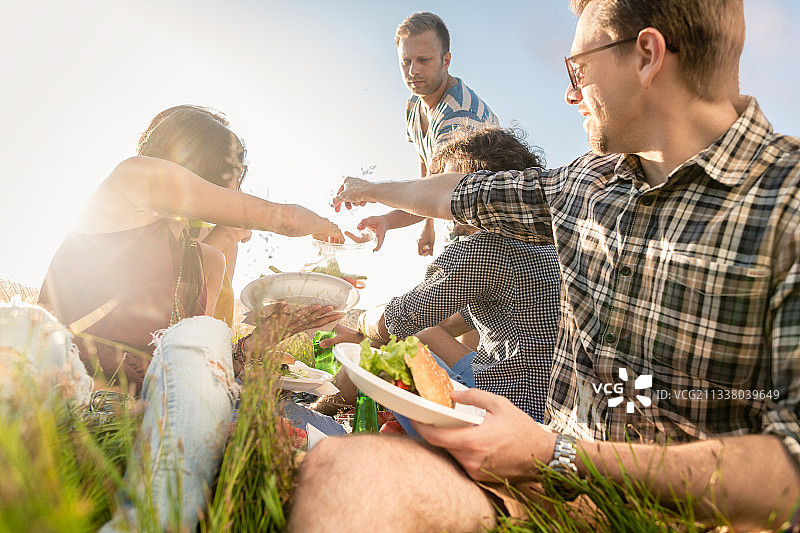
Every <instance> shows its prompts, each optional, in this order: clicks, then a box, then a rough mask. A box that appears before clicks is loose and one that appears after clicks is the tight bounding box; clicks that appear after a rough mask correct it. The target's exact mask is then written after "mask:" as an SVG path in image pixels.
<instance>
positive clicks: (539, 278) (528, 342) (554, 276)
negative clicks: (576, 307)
mask: <svg viewBox="0 0 800 533" xmlns="http://www.w3.org/2000/svg"><path fill="white" fill-rule="evenodd" d="M558 286H559V272H558V258H557V257H556V252H555V248H554V247H553V246H532V245H530V244H527V243H524V242H520V241H517V240H514V239H507V238H505V237H502V236H500V235H495V234H492V233H488V232H485V231H481V232H478V233H475V234H473V235H470V236H469V237H468V238H466V239H464V240H463V241H458V242H454V243H452V244H450V245H449V246H448V247H447V248H446V249H445V251H444V252H443V253H442V254H441V255H439V257H437V258H436V260H434V261H433V263H431V265H430V266H429V267H428V270H427V272H426V274H425V280H424V281H423V282H422V283H420V284H419V285H418V286H417V287H415V288H414V289H412V290H410V291H408V292H407V293H405V294H404V295H402V296H399V297H397V298H392V300H391V301H390V302H389V304H388V305H387V306H386V310H385V316H386V326H387V328H388V329H389V332H390V333H393V334H395V335H397V336H398V337H406V336H409V335H414V334H415V333H417V332H419V331H421V330H423V329H425V328H427V327H430V326H435V325H437V324H438V323H439V322H441V321H442V320H444V319H445V318H447V317H448V316H450V315H452V314H453V313H455V312H457V311H461V314H462V315H463V316H464V318H465V320H466V322H467V323H468V324H469V325H471V326H473V327H474V328H475V329H476V330H477V331H478V333H479V334H480V339H481V340H480V345H479V346H478V351H477V355H476V356H475V359H474V361H473V363H472V368H473V370H474V373H475V384H476V386H477V387H478V388H481V389H484V390H488V391H491V392H494V393H495V394H500V395H502V396H505V397H507V398H508V399H509V400H511V401H512V402H513V403H514V404H515V405H517V406H518V407H519V408H520V409H522V410H523V411H525V412H526V413H528V414H529V415H531V416H532V417H533V418H535V419H536V420H539V421H541V420H542V419H543V416H544V404H545V398H546V394H547V383H548V381H549V378H550V367H551V363H552V358H553V349H554V347H555V340H556V328H557V324H558Z"/></svg>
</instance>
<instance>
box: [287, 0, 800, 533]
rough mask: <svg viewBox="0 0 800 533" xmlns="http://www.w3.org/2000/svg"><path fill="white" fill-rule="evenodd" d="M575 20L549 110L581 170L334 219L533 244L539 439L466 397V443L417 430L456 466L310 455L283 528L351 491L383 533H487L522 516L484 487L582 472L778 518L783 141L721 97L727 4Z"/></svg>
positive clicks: (338, 448) (784, 305)
mask: <svg viewBox="0 0 800 533" xmlns="http://www.w3.org/2000/svg"><path fill="white" fill-rule="evenodd" d="M573 8H574V10H575V11H576V13H578V14H579V16H580V18H579V21H578V25H577V29H576V34H575V38H574V40H573V45H572V55H571V57H569V58H567V59H566V63H567V69H568V72H569V76H570V85H569V86H568V88H567V92H566V100H567V102H568V103H569V104H572V105H576V106H577V108H578V111H579V112H580V113H581V114H582V115H583V116H584V117H585V121H584V128H585V129H586V131H587V133H588V138H589V144H590V147H591V152H590V153H587V154H585V155H583V156H581V157H579V158H578V159H576V160H575V161H573V162H572V163H569V164H568V165H565V166H564V167H561V168H557V169H552V170H545V169H528V170H526V171H523V172H516V171H509V172H501V173H496V174H487V173H477V174H471V175H467V176H464V175H461V174H444V175H440V176H436V177H432V178H431V179H429V180H424V182H419V183H415V182H405V183H380V184H370V183H368V182H365V181H363V180H352V179H349V180H347V181H346V182H345V184H344V185H343V188H342V190H341V191H340V194H339V195H338V196H337V198H336V199H335V200H334V203H335V204H336V203H341V202H344V203H346V204H347V203H353V202H363V201H380V202H382V203H387V204H389V205H392V206H394V207H398V208H403V209H409V210H412V211H414V212H416V213H417V214H420V215H425V216H434V217H441V218H448V217H453V218H454V219H455V220H456V221H461V222H467V223H470V224H472V225H475V226H478V227H481V228H483V229H486V230H489V231H492V232H497V233H501V234H503V235H506V236H510V237H514V238H518V239H523V240H527V241H529V242H534V243H546V242H550V240H551V239H553V237H551V232H552V235H553V236H554V241H555V245H556V249H557V252H558V256H559V263H560V266H561V272H562V295H561V296H562V297H561V318H560V323H559V332H558V341H557V342H556V350H555V353H554V361H553V371H552V376H551V380H550V387H549V389H550V390H549V394H548V400H547V405H546V411H545V421H546V424H547V425H546V426H542V425H538V424H536V423H534V422H532V421H531V420H530V419H529V418H528V419H526V418H525V415H524V413H522V412H521V411H519V410H517V409H515V408H514V407H513V406H511V405H510V404H509V403H508V402H507V401H505V400H503V399H502V398H498V397H496V396H492V395H491V394H488V393H486V392H485V391H478V390H470V391H467V392H463V393H458V394H454V395H453V397H454V399H456V401H458V402H461V403H467V404H473V405H476V406H478V407H481V408H484V409H485V410H486V412H487V416H486V418H485V420H484V422H483V423H482V424H481V425H479V426H475V427H470V428H458V429H448V428H435V427H431V426H426V425H423V424H416V425H415V427H416V428H417V430H418V431H419V433H420V434H421V435H422V437H423V438H424V439H425V440H426V441H427V443H428V444H430V445H433V446H438V447H441V448H443V449H445V450H446V451H447V452H449V454H450V456H451V457H452V458H454V459H455V460H456V461H457V463H458V464H457V465H454V464H453V463H451V462H450V461H449V458H447V457H445V456H443V455H441V454H439V453H436V452H434V451H433V450H432V449H431V448H426V447H424V446H421V445H419V444H416V443H413V442H409V441H407V440H403V439H392V440H391V441H389V440H387V439H380V438H358V439H352V440H336V439H331V440H330V442H326V441H323V442H322V443H321V446H320V449H315V450H314V451H313V452H312V453H310V454H309V455H308V456H307V457H306V460H305V462H304V464H303V469H302V470H301V478H300V485H299V486H300V489H299V490H298V492H297V494H296V503H295V508H294V509H295V511H294V514H293V521H294V522H293V525H294V524H295V523H296V524H299V523H300V522H301V518H300V517H302V516H303V514H304V513H312V512H313V511H312V510H311V509H312V508H313V506H314V505H317V504H318V502H315V501H312V500H310V499H309V498H311V497H312V496H314V495H315V494H318V493H319V488H320V487H321V486H324V483H325V482H324V481H322V480H326V479H335V483H336V484H337V485H336V486H337V488H338V489H339V490H341V491H342V493H344V494H357V493H358V487H359V486H360V484H362V483H369V484H370V485H369V487H370V489H369V490H370V494H371V497H372V501H380V502H381V516H382V519H383V520H386V521H387V523H391V524H392V526H393V530H395V531H398V530H409V531H413V530H422V529H425V530H448V531H464V530H477V529H480V528H481V527H482V526H487V527H492V526H493V525H494V524H495V518H494V515H493V507H492V503H497V502H498V501H499V502H502V504H503V507H504V509H503V511H505V512H508V513H509V514H511V515H512V516H522V517H524V516H526V515H525V509H524V507H523V506H521V505H520V504H519V503H517V502H515V500H514V499H513V498H511V497H509V491H508V490H507V489H505V488H504V487H499V486H498V485H496V484H492V483H491V482H492V481H496V480H497V479H498V478H500V479H504V480H508V481H509V482H511V483H512V484H513V486H514V487H515V488H516V489H518V490H519V491H520V492H522V493H523V494H525V495H530V496H533V495H534V494H535V492H534V489H535V485H536V482H537V480H539V479H540V477H541V476H542V474H543V473H544V472H547V471H549V470H550V469H554V470H558V471H561V472H564V473H567V474H568V475H575V476H579V477H589V476H590V475H591V474H590V472H589V468H588V466H589V465H590V464H593V465H594V466H595V467H596V468H597V469H598V471H599V473H600V475H601V476H603V477H605V478H607V479H611V480H614V481H616V482H618V483H623V482H624V481H623V480H624V479H626V478H627V479H629V480H630V481H631V482H632V483H633V484H634V485H636V486H642V487H644V488H646V489H648V490H649V491H650V492H651V493H652V494H654V495H655V497H656V498H658V499H659V500H660V502H661V503H662V504H664V505H668V506H672V507H679V508H681V509H688V508H691V509H692V510H693V512H694V516H695V517H697V519H699V520H704V521H707V522H710V523H714V522H718V521H720V519H721V518H720V517H724V518H725V519H727V520H729V521H730V523H731V524H732V525H733V526H734V527H735V528H736V529H737V530H739V529H742V530H752V529H759V530H761V529H765V528H766V529H777V528H780V527H781V526H782V524H784V523H785V522H786V521H787V520H792V514H793V513H796V512H797V511H796V509H797V505H798V501H799V500H800V468H798V462H800V442H799V441H800V232H799V231H798V228H799V227H800V140H799V139H797V138H795V137H787V136H784V135H780V134H776V133H774V132H773V131H772V127H771V126H770V124H769V122H768V121H767V119H766V117H765V116H764V115H763V113H762V112H761V110H760V108H759V106H758V103H757V102H756V100H755V99H754V98H752V97H745V96H740V95H739V87H738V64H739V56H740V54H741V51H742V47H743V43H744V13H743V5H742V1H741V0H627V1H623V0H574V1H573ZM333 457H335V458H336V461H335V465H334V464H333V461H332V459H331V458H333ZM389 458H391V461H392V462H393V463H395V464H402V465H403V467H402V470H403V477H402V479H403V480H404V481H403V484H402V485H400V486H398V480H397V478H394V479H392V481H391V482H389V481H388V480H386V481H385V485H384V483H382V482H381V481H382V479H385V478H381V477H380V476H379V475H378V474H377V472H380V468H381V467H380V466H379V465H381V464H385V463H386V462H387V461H388V460H389ZM353 463H357V464H358V467H357V468H351V467H352V464H353ZM543 465H547V466H543ZM460 468H463V471H462V470H460ZM370 472H375V474H374V475H372V476H370V474H369V473H370ZM493 476H497V477H493ZM473 480H474V481H475V482H477V483H473V482H472V481H473ZM389 487H390V488H389ZM560 492H561V496H564V497H568V496H570V495H569V494H568V493H567V492H566V491H564V490H563V487H562V489H561V491H560ZM323 501H324V499H323ZM342 501H343V502H346V501H347V500H346V499H344V500H342ZM415 502H424V503H421V504H419V505H417V504H415ZM339 504H340V506H339V508H338V509H337V510H335V511H330V512H329V510H328V509H324V510H320V512H322V513H323V516H325V518H326V519H327V520H331V521H332V522H333V523H336V521H335V519H336V518H337V517H338V516H340V515H341V516H343V517H344V518H342V520H345V522H344V523H346V524H348V525H352V524H356V526H355V529H358V525H363V524H369V523H370V520H371V516H370V515H369V509H368V508H367V507H366V506H364V505H363V502H358V503H357V505H358V507H357V508H352V507H350V506H347V505H346V504H345V505H342V502H339ZM456 505H457V506H458V507H456ZM337 513H338V514H337ZM798 516H800V515H797V514H795V518H794V520H793V521H794V522H795V524H796V522H797V520H798ZM305 518H306V519H307V520H308V522H311V523H312V524H314V522H313V518H314V516H313V515H312V516H311V517H305ZM315 525H316V524H315ZM796 525H797V527H800V524H796ZM324 530H325V529H324V528H316V529H315V531H324ZM370 530H371V531H377V530H378V528H370Z"/></svg>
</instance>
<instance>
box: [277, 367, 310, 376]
mask: <svg viewBox="0 0 800 533" xmlns="http://www.w3.org/2000/svg"><path fill="white" fill-rule="evenodd" d="M278 373H279V374H280V375H281V376H282V377H285V378H294V379H310V378H311V376H309V375H308V372H306V371H305V370H303V369H302V368H291V367H290V366H289V365H287V364H286V363H283V364H282V365H281V367H280V369H278Z"/></svg>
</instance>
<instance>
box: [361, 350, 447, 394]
mask: <svg viewBox="0 0 800 533" xmlns="http://www.w3.org/2000/svg"><path fill="white" fill-rule="evenodd" d="M360 365H361V368H363V369H365V370H367V371H368V372H371V373H372V374H375V375H376V376H378V377H380V378H382V379H385V380H386V381H388V382H390V383H392V384H394V385H396V386H398V387H400V388H401V389H405V390H407V391H409V392H413V393H416V394H419V395H420V396H422V397H423V398H425V399H426V400H430V401H432V402H435V403H438V404H439V405H444V406H445V407H453V406H454V405H455V404H454V403H453V400H452V398H450V392H451V391H452V390H453V384H452V382H451V381H450V377H449V376H448V375H447V372H446V371H445V370H444V369H443V368H442V367H440V366H439V365H438V364H437V363H436V361H435V360H434V359H433V357H432V356H431V352H430V350H428V347H427V346H425V345H424V344H422V343H421V342H419V339H417V338H416V337H407V338H406V339H405V340H402V341H398V340H397V337H395V336H394V335H392V337H391V340H390V341H389V343H388V344H385V345H384V346H381V347H380V348H379V349H378V351H375V350H373V349H372V348H371V347H370V344H369V339H365V340H364V341H363V342H362V343H361V363H360Z"/></svg>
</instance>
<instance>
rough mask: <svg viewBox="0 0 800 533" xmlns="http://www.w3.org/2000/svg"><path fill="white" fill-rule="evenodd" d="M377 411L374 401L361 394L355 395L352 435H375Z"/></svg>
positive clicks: (359, 392) (376, 430)
mask: <svg viewBox="0 0 800 533" xmlns="http://www.w3.org/2000/svg"><path fill="white" fill-rule="evenodd" d="M379 429H380V428H379V427H378V409H377V407H376V405H375V400H373V399H372V398H370V397H369V396H367V395H366V394H364V393H363V392H361V391H360V390H359V391H358V392H357V393H356V412H355V414H354V415H353V433H377V432H378V430H379Z"/></svg>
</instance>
